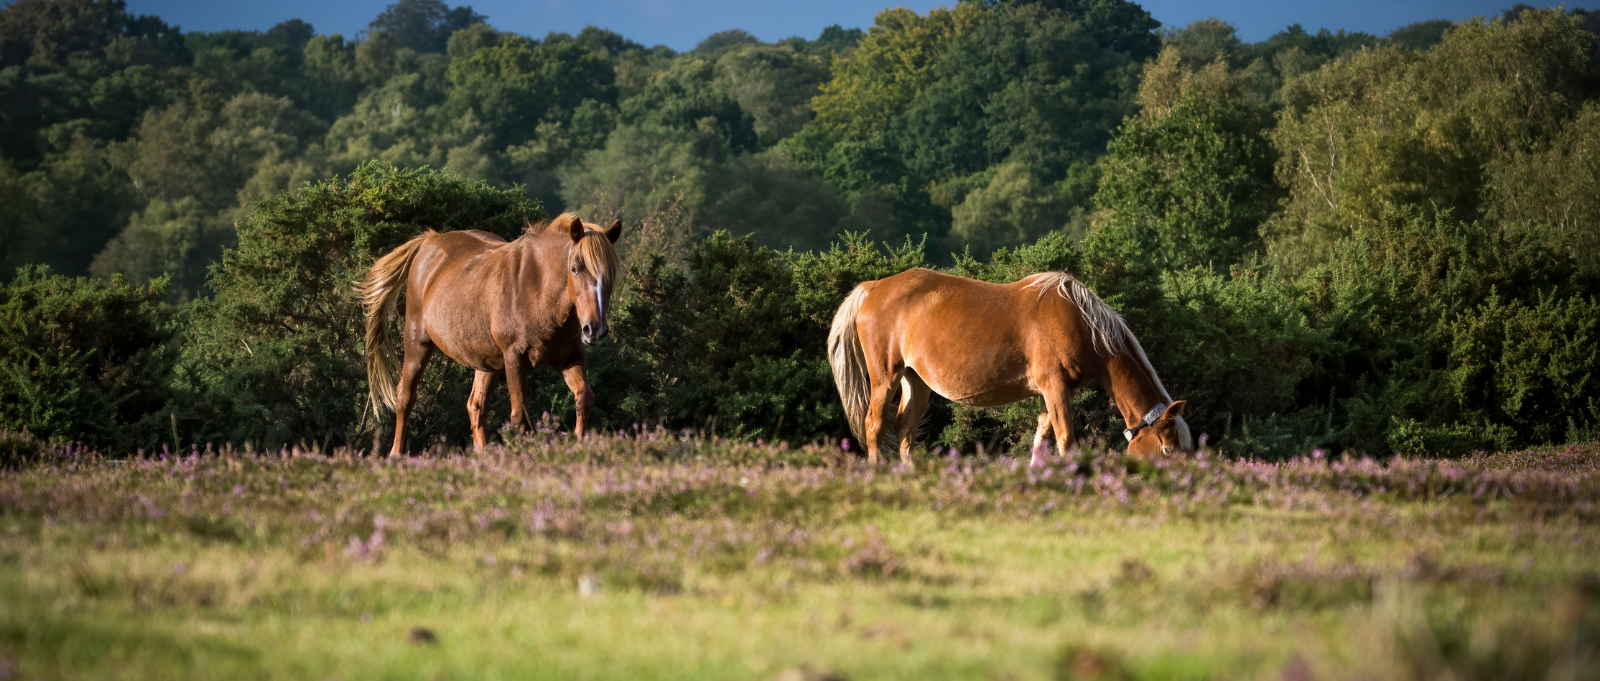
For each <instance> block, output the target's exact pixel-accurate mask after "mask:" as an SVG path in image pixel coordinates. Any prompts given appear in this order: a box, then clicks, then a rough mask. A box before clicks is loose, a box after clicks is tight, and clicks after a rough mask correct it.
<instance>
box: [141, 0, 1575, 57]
mask: <svg viewBox="0 0 1600 681" xmlns="http://www.w3.org/2000/svg"><path fill="white" fill-rule="evenodd" d="M391 1H392V0H354V1H330V0H321V1H320V2H319V1H313V0H278V1H276V2H260V1H259V0H256V1H253V2H233V1H226V0H225V1H221V2H219V1H218V0H128V9H129V10H130V11H132V12H134V13H136V14H155V15H157V16H160V17H161V18H162V19H164V20H166V21H167V22H168V23H174V24H178V25H179V26H181V27H182V28H183V29H184V30H187V31H216V30H221V29H228V28H237V29H257V30H263V29H267V28H271V27H272V25H273V24H276V23H278V22H280V21H284V20H287V19H303V20H305V21H308V22H311V24H312V26H314V27H315V28H316V30H317V32H318V33H343V34H344V35H345V36H346V37H349V36H353V35H354V34H355V33H356V32H358V31H361V30H363V29H365V28H366V26H367V22H369V21H371V20H372V18H373V17H375V16H377V14H378V13H379V12H381V11H383V8H384V7H385V6H387V5H388V4H389V2H391ZM445 2H446V3H447V4H450V5H452V6H455V5H458V4H468V5H471V6H472V8H473V9H474V10H475V11H477V12H478V13H479V14H483V15H486V16H488V17H489V23H490V24H492V25H493V26H494V27H495V28H498V29H500V30H502V31H513V32H516V33H521V34H524V35H529V36H533V37H541V36H543V35H544V34H545V33H547V32H550V31H566V32H568V33H576V32H577V31H579V30H582V29H583V27H584V26H585V25H588V24H594V25H596V26H600V27H602V28H609V29H611V30H613V31H616V32H618V33H620V34H622V35H623V36H625V37H627V38H630V39H632V40H636V41H638V42H641V43H644V44H646V45H659V44H664V45H667V46H669V47H671V48H673V49H676V50H680V51H681V50H688V49H690V48H693V47H694V46H695V44H696V43H698V42H700V40H701V39H703V38H705V37H706V36H708V35H710V34H712V33H715V32H717V31H721V30H726V29H730V28H742V29H744V30H746V31H749V32H751V33H752V34H754V35H755V36H756V37H757V38H760V39H762V40H766V41H772V40H779V39H782V38H786V37H789V36H792V35H799V36H804V37H807V38H815V37H816V36H817V34H819V33H821V32H822V28H823V27H825V26H828V25H829V24H840V25H842V26H844V27H846V28H867V27H869V26H871V25H872V17H873V16H874V15H875V14H877V13H878V11H879V10H881V9H883V8H884V7H890V6H896V5H905V6H907V7H910V8H912V9H914V10H917V11H918V12H926V11H927V10H928V9H930V8H933V7H939V6H948V5H952V4H954V1H953V0H950V1H947V2H937V1H929V0H907V1H906V2H897V3H889V2H883V1H882V0H867V1H851V0H787V1H785V2H770V1H768V0H692V1H684V0H523V1H521V2H516V1H512V0H477V1H476V2H454V1H452V0H445ZM1515 2H1516V0H1457V1H1456V2H1443V1H1439V0H1334V1H1332V2H1318V3H1298V2H1283V1H1282V0H1276V1H1270V2H1269V1H1267V0H1231V1H1226V2H1225V1H1220V0H1219V1H1217V2H1194V1H1193V0H1190V1H1187V2H1186V1H1184V0H1151V1H1149V2H1144V3H1141V4H1143V5H1144V7H1145V9H1147V10H1149V11H1150V13H1151V14H1152V15H1154V16H1155V18H1156V19H1157V20H1158V21H1160V22H1161V23H1162V25H1163V26H1182V25H1184V24H1187V23H1189V22H1191V21H1194V20H1196V19H1203V18H1205V17H1213V16H1214V17H1218V18H1221V19H1223V20H1224V21H1227V22H1229V23H1231V24H1233V25H1234V26H1237V27H1239V36H1240V37H1241V38H1243V39H1244V40H1247V41H1256V40H1261V39H1264V38H1266V37H1267V36H1270V35H1272V34H1273V33H1276V32H1277V31H1280V30H1282V29H1283V28H1284V27H1285V26H1288V25H1289V24H1294V23H1298V24H1301V25H1303V26H1305V27H1306V28H1307V29H1308V30H1312V31H1315V30H1316V29H1318V28H1329V29H1340V28H1343V29H1347V30H1352V31H1366V32H1368V33H1374V34H1378V35H1382V34H1384V33H1387V32H1388V31H1389V30H1391V29H1393V28H1396V27H1399V26H1403V25H1405V24H1409V23H1412V22H1416V21H1423V20H1427V19H1462V18H1466V17H1472V16H1478V15H1485V14H1498V13H1500V12H1501V11H1502V10H1504V9H1505V8H1507V7H1510V6H1511V5H1513V4H1515ZM1529 4H1541V5H1542V4H1543V3H1529ZM1588 4H1589V3H1570V2H1569V3H1568V6H1569V7H1574V6H1576V7H1583V6H1586V5H1588Z"/></svg>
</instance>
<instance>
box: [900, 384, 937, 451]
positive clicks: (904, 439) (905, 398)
mask: <svg viewBox="0 0 1600 681" xmlns="http://www.w3.org/2000/svg"><path fill="white" fill-rule="evenodd" d="M929 393H930V391H929V390H928V384H927V383H924V382H923V381H922V377H921V376H918V375H917V372H915V371H912V370H911V369H909V368H908V369H906V371H905V374H904V375H902V376H901V377H900V415H899V417H898V418H897V419H896V423H895V430H896V432H898V433H899V435H900V463H903V464H905V465H906V467H907V468H910V467H911V466H912V465H913V464H912V463H911V447H912V445H915V444H916V443H917V426H920V425H922V413H923V412H924V411H927V409H928V395H929Z"/></svg>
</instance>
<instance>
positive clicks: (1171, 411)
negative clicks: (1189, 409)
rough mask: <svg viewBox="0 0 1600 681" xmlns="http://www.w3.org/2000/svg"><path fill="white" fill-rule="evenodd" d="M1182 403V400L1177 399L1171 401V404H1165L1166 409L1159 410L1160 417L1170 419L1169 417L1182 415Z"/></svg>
mask: <svg viewBox="0 0 1600 681" xmlns="http://www.w3.org/2000/svg"><path fill="white" fill-rule="evenodd" d="M1184 404H1185V403H1184V401H1183V400H1178V401H1177V402H1173V403H1172V404H1169V405H1167V410H1166V411H1164V412H1161V418H1163V419H1171V418H1177V417H1179V416H1183V407H1184Z"/></svg>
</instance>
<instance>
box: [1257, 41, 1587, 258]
mask: <svg viewBox="0 0 1600 681" xmlns="http://www.w3.org/2000/svg"><path fill="white" fill-rule="evenodd" d="M1521 16H1522V17H1523V18H1522V20H1521V21H1517V22H1514V23H1505V22H1502V21H1498V20H1497V21H1494V22H1482V21H1473V22H1467V23H1465V24H1462V25H1461V26H1460V27H1458V28H1456V29H1455V30H1453V31H1451V32H1449V33H1447V34H1446V35H1445V37H1444V40H1443V42H1441V43H1439V45H1438V46H1436V47H1434V48H1433V49H1431V50H1429V51H1427V52H1421V53H1418V52H1411V51H1406V50H1402V49H1399V48H1396V47H1380V48H1378V49H1373V50H1365V51H1362V52H1357V53H1352V54H1349V55H1346V56H1345V57H1342V58H1340V59H1338V60H1336V61H1335V62H1333V63H1331V64H1329V65H1328V66H1326V67H1324V68H1322V69H1319V70H1317V71H1315V72H1313V73H1309V74H1306V75H1304V76H1301V77H1298V78H1295V79H1293V80H1291V81H1290V82H1289V83H1288V84H1286V85H1285V89H1284V98H1285V101H1286V103H1287V105H1286V108H1285V109H1284V111H1283V112H1282V114H1281V115H1280V118H1279V124H1278V126H1277V128H1276V129H1275V130H1274V132H1273V133H1272V140H1273V144H1274V146H1275V147H1276V149H1277V152H1278V158H1279V160H1278V167H1277V177H1278V182H1279V183H1280V184H1281V185H1283V186H1284V187H1285V189H1286V190H1287V191H1288V198H1287V200H1286V201H1285V203H1284V204H1283V208H1282V210H1280V211H1279V212H1278V213H1277V214H1276V215H1274V216H1273V218H1272V219H1271V220H1270V221H1269V222H1268V224H1267V225H1266V227H1265V228H1264V233H1265V234H1266V236H1267V237H1268V238H1269V246H1268V250H1269V253H1271V254H1272V258H1273V260H1274V261H1275V262H1278V263H1281V264H1282V265H1283V266H1284V267H1286V268H1287V269H1288V270H1289V271H1290V272H1299V271H1303V270H1304V269H1305V268H1307V267H1308V266H1309V265H1311V264H1313V263H1316V262H1318V261H1320V260H1321V259H1322V258H1323V257H1325V255H1326V253H1327V252H1328V249H1329V248H1330V247H1331V244H1332V243H1333V242H1334V241H1336V240H1337V239H1338V238H1339V237H1341V236H1343V235H1348V234H1350V233H1352V231H1353V230H1357V229H1360V228H1361V227H1362V225H1365V224H1370V223H1372V222H1373V221H1375V220H1377V219H1378V218H1379V216H1381V214H1382V212H1383V207H1384V205H1386V204H1396V205H1399V204H1411V205H1423V206H1427V205H1437V206H1439V207H1441V208H1445V209H1449V210H1451V211H1452V212H1453V213H1454V214H1455V215H1458V216H1461V217H1463V218H1466V219H1477V218H1478V217H1480V216H1482V215H1484V214H1485V213H1484V211H1485V209H1486V208H1487V207H1488V206H1487V205H1486V203H1485V199H1486V198H1487V197H1486V193H1485V184H1486V181H1487V180H1488V178H1487V176H1486V173H1485V169H1486V168H1488V167H1490V166H1492V165H1494V164H1496V163H1497V162H1499V160H1501V159H1508V158H1512V157H1515V156H1516V155H1517V154H1518V153H1528V152H1534V151H1536V150H1537V149H1538V147H1539V145H1540V141H1541V140H1546V139H1551V138H1552V136H1554V135H1555V134H1556V132H1557V131H1559V130H1560V129H1562V127H1563V126H1564V125H1565V124H1566V123H1567V121H1569V120H1570V119H1572V118H1573V117H1574V116H1576V115H1577V114H1578V111H1579V109H1580V106H1581V103H1582V101H1583V100H1584V98H1586V97H1588V96H1591V95H1592V92H1591V89H1592V85H1591V83H1592V82H1593V81H1592V79H1593V69H1594V64H1595V61H1594V58H1593V57H1594V51H1595V49H1596V42H1595V40H1594V36H1593V35H1592V34H1590V33H1588V32H1587V31H1584V30H1583V29H1582V28H1580V27H1579V25H1578V22H1577V20H1576V19H1575V18H1574V17H1572V16H1571V15H1568V14H1566V13H1564V12H1559V11H1538V12H1527V13H1524V14H1523V15H1521Z"/></svg>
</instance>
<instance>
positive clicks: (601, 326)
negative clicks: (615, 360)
mask: <svg viewBox="0 0 1600 681" xmlns="http://www.w3.org/2000/svg"><path fill="white" fill-rule="evenodd" d="M609 333H611V329H610V328H608V327H607V326H606V325H605V323H604V322H600V323H598V324H584V325H583V342H584V343H585V344H587V345H594V344H595V343H599V342H600V341H602V340H604V339H605V337H606V334H609Z"/></svg>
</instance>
